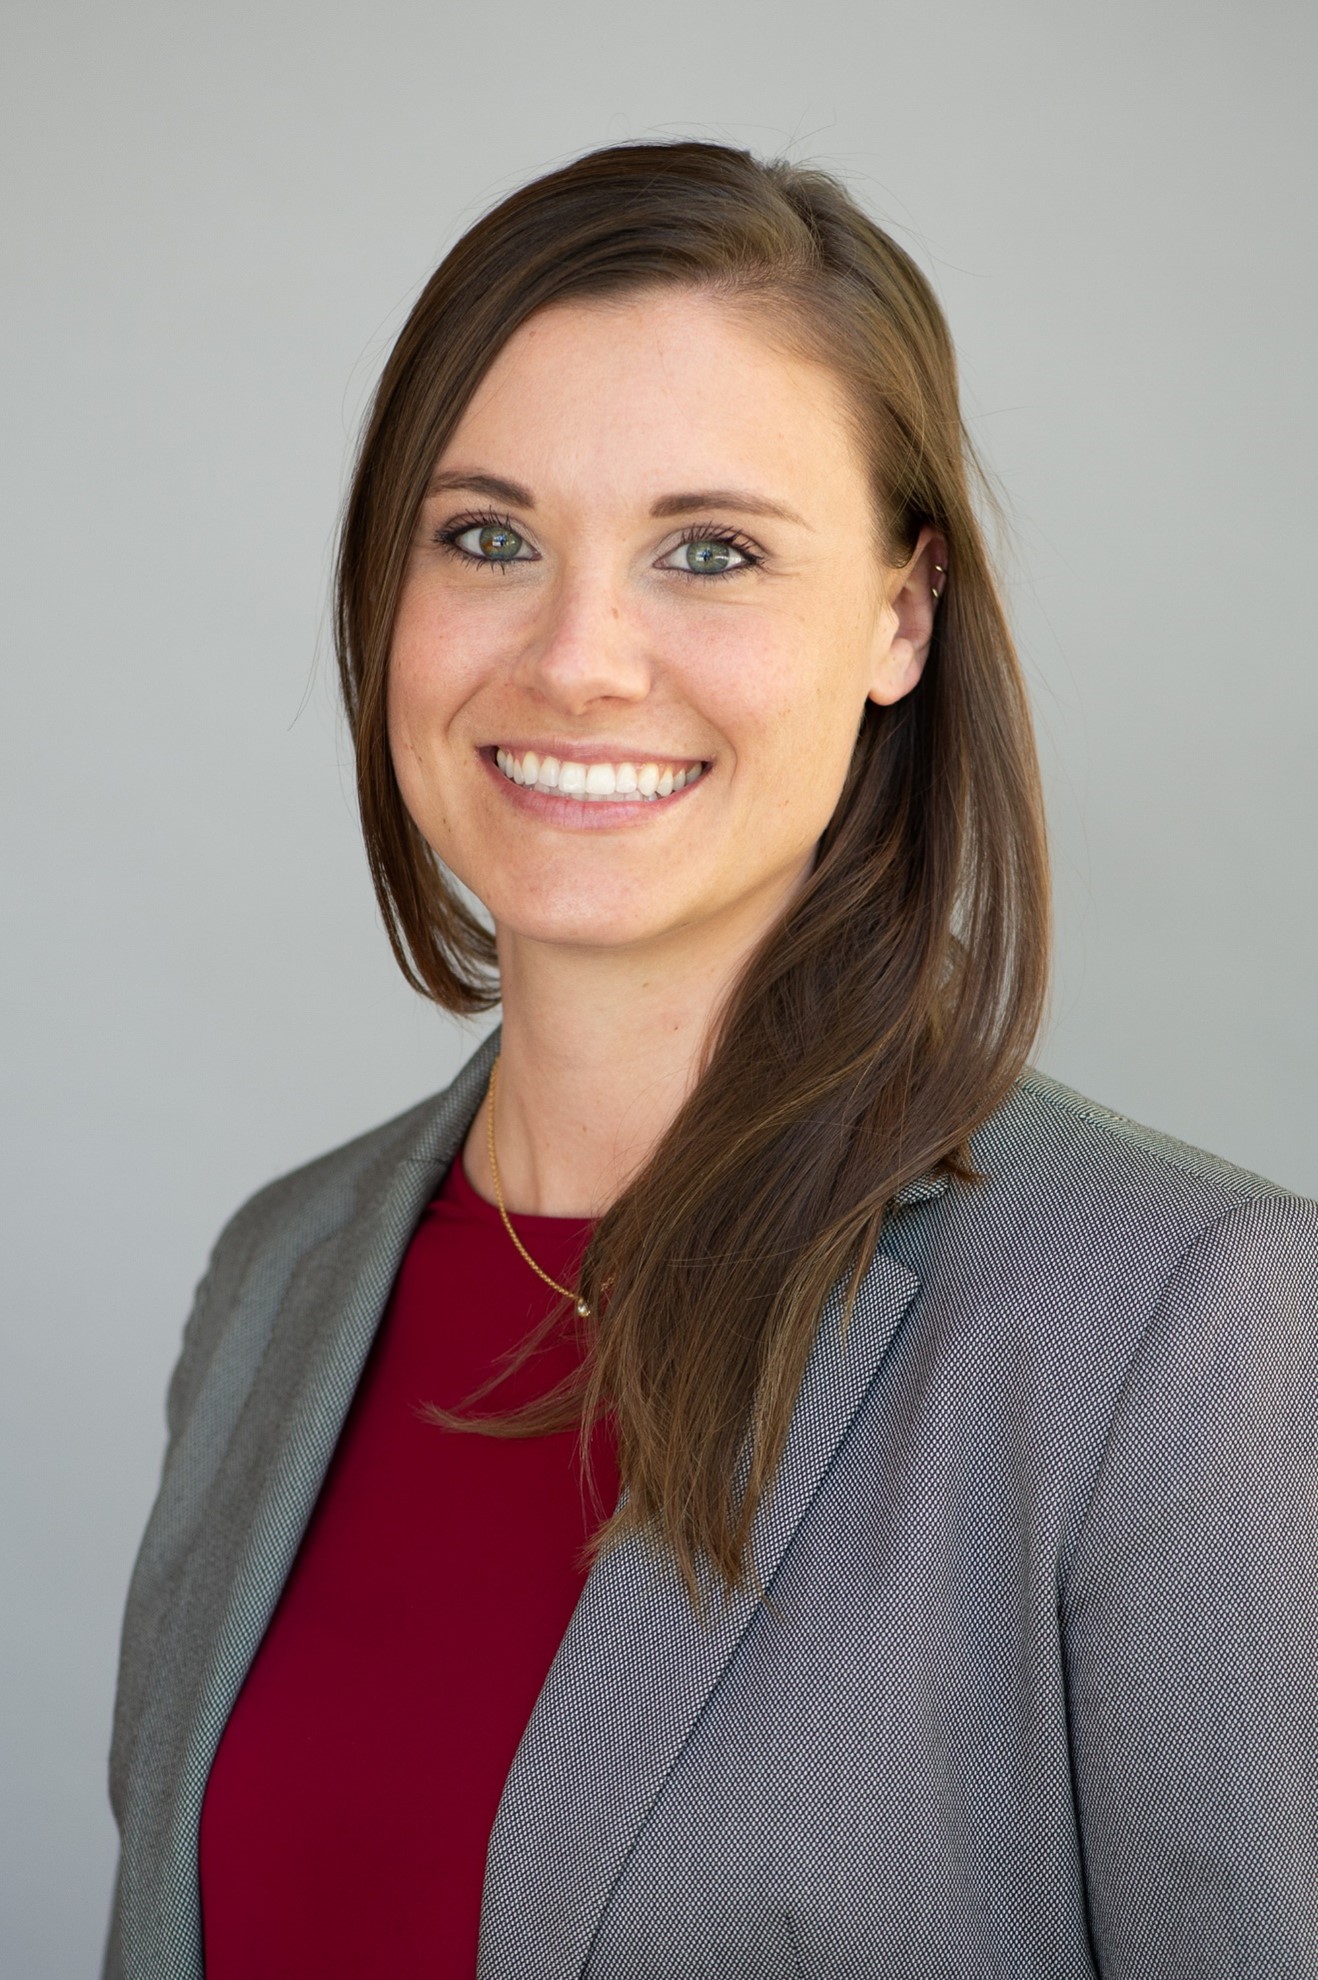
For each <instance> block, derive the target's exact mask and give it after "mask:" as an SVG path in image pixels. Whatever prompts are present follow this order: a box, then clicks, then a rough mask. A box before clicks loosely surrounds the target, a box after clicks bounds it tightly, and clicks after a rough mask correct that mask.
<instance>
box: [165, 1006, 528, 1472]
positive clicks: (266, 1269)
mask: <svg viewBox="0 0 1318 1980" xmlns="http://www.w3.org/2000/svg"><path fill="white" fill-rule="evenodd" d="M497 1039H498V1034H497V1031H496V1033H494V1034H493V1035H492V1036H491V1037H489V1038H486V1039H485V1040H483V1041H482V1043H481V1044H480V1045H479V1046H478V1047H477V1048H476V1050H475V1052H474V1053H472V1055H471V1056H470V1057H469V1058H468V1059H467V1061H466V1063H465V1064H464V1065H463V1066H462V1067H461V1069H460V1070H459V1072H458V1073H457V1074H456V1076H455V1077H454V1078H453V1079H452V1080H451V1081H450V1082H449V1084H448V1085H447V1086H445V1087H443V1088H441V1089H440V1091H439V1092H438V1093H433V1094H430V1095H428V1096H427V1098H426V1099H424V1100H420V1101H418V1102H416V1104H415V1105H414V1106H411V1107H408V1108H406V1109H405V1110H404V1111H403V1112H402V1113H400V1114H395V1115H394V1116H393V1117H392V1118H391V1119H389V1120H387V1121H383V1122H381V1123H380V1125H379V1126H378V1127H373V1128H368V1129H367V1130H366V1131H365V1132H364V1133H362V1134H358V1135H354V1136H353V1137H352V1138H351V1139H350V1140H348V1141H345V1142H341V1143H340V1144H339V1145H338V1146H337V1147H336V1148H330V1149H327V1150H326V1151H325V1153H324V1154H321V1155H317V1156H315V1157H313V1158H312V1160H310V1161H308V1162H303V1163H300V1164H299V1165H298V1167H297V1168H295V1169H290V1170H288V1171H287V1172H286V1173H285V1174H283V1175H280V1176H276V1177H274V1179H273V1180H272V1181H270V1182H268V1183H265V1184H263V1185H262V1187H261V1188H260V1189H258V1190H256V1191H255V1192H254V1193H253V1194H252V1195H251V1196H249V1197H248V1198H247V1199H246V1201H245V1202H243V1203H242V1204H240V1205H239V1207H238V1208H237V1210H235V1211H234V1213H233V1214H232V1216H231V1217H230V1218H229V1219H228V1221H227V1222H226V1223H225V1224H224V1226H223V1228H222V1229H221V1231H220V1234H219V1236H218V1237H217V1238H216V1240H215V1243H214V1245H213V1247H212V1249H211V1253H210V1258H209V1260H208V1262H207V1267H206V1271H205V1273H204V1275H203V1277H202V1279H201V1281H200V1283H199V1285H198V1286H197V1289H196V1294H195V1296H194V1299H193V1304H192V1311H191V1313H190V1315H189V1317H188V1321H187V1324H186V1326H185V1328H184V1330H183V1342H182V1349H181V1352H180V1354H179V1357H178V1360H177V1362H176V1364H175V1367H174V1371H173V1374H172V1376H171V1378H170V1384H169V1392H168V1396H167V1399H166V1420H167V1423H168V1425H169V1429H170V1432H171V1436H172V1435H173V1434H174V1433H175V1431H176V1430H177V1427H178V1425H179V1423H180V1422H181V1420H182V1418H183V1417H184V1416H185V1415H186V1413H187V1410H188V1407H189V1405H190V1402H191V1399H192V1397H193V1396H194V1394H195V1392H196V1390H197V1388H198V1385H199V1383H200V1381H201V1379H202V1377H203V1375H204V1373H205V1370H206V1368H207V1366H208V1365H209V1363H210V1361H211V1357H212V1355H213V1353H214V1352H215V1350H216V1347H217V1345H218V1342H219V1340H220V1338H221V1336H222V1335H223V1333H224V1331H225V1329H226V1326H227V1323H228V1319H229V1316H230V1315H231V1314H232V1313H233V1312H234V1311H235V1310H236V1309H237V1307H238V1305H239V1302H240V1295H241V1294H242V1292H243V1289H244V1288H245V1287H246V1286H248V1285H249V1284H259V1285H260V1286H263V1287H264V1288H265V1291H266V1294H267V1298H266V1299H265V1300H264V1302H263V1306H264V1307H270V1306H272V1304H273V1303H274V1293H275V1290H277V1288H278V1287H279V1286H280V1285H282V1284H285V1283H286V1282H287V1280H288V1278H289V1276H290V1275H291V1273H292V1272H293V1271H294V1270H295V1269H296V1266H297V1262H298V1260H299V1259H300V1258H301V1257H303V1255H304V1254H305V1253H307V1252H308V1251H310V1250H311V1249H312V1248H313V1247H314V1246H316V1245H318V1244H319V1243H321V1242H322V1241H323V1240H325V1239H328V1238H332V1237H333V1236H334V1234H335V1233H336V1232H337V1231H339V1230H341V1229H342V1228H343V1226H344V1225H346V1224H348V1223H349V1222H350V1220H351V1219H352V1218H353V1217H354V1215H356V1214H357V1213H358V1212H359V1210H360V1208H361V1206H362V1205H363V1203H365V1202H368V1201H369V1200H370V1198H371V1196H372V1194H373V1192H374V1191H375V1190H376V1189H377V1188H378V1187H379V1186H380V1185H381V1184H382V1182H384V1181H385V1180H386V1179H387V1178H388V1177H390V1176H391V1175H392V1174H394V1173H395V1172H397V1171H398V1170H399V1169H400V1168H402V1167H403V1166H405V1165H417V1164H419V1165H422V1166H436V1167H438V1166H443V1165H446V1164H447V1163H448V1162H449V1161H450V1160H451V1159H452V1157H453V1155H454V1154H455V1153H456V1150H457V1148H458V1147H459V1146H460V1144H461V1141H462V1137H463V1135H464V1134H465V1132H466V1128H467V1125H468V1123H469V1121H470V1118H471V1116H472V1115H473V1114H474V1113H475V1111H476V1108H477V1107H478V1105H479V1103H480V1097H481V1095H482V1093H483V1092H484V1087H485V1082H486V1081H487V1079H488V1077H489V1067H490V1062H491V1061H492V1059H493V1057H494V1053H495V1050H496V1049H497Z"/></svg>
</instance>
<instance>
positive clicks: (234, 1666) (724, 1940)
mask: <svg viewBox="0 0 1318 1980" xmlns="http://www.w3.org/2000/svg"><path fill="white" fill-rule="evenodd" d="M497 1042H498V1040H497V1033H496V1034H494V1035H493V1036H492V1037H491V1038H490V1039H489V1040H487V1041H486V1042H485V1043H484V1044H483V1045H482V1046H481V1048H480V1049H479V1050H478V1051H477V1052H476V1054H474V1055H473V1058H472V1059H471V1060H470V1061H469V1062H468V1065H467V1066H466V1067H465V1068H464V1069H463V1071H462V1073H461V1074H460V1075H459V1077H458V1079H457V1080H456V1081H455V1082H454V1084H453V1086H452V1087H451V1088H450V1089H449V1090H448V1091H447V1093H445V1094H443V1095H441V1096H440V1097H439V1098H438V1099H437V1100H435V1101H433V1102H427V1103H426V1104H425V1105H423V1106H421V1107H419V1108H416V1109H414V1110H413V1111H412V1112H411V1113H410V1114H408V1115H405V1116H403V1117H402V1118H401V1119H400V1120H398V1121H395V1122H392V1123H390V1124H389V1125H387V1126H386V1127H384V1128H381V1129H379V1130H377V1131H376V1132H375V1133H374V1134H372V1135H369V1136H366V1137H364V1138H363V1139H362V1140H360V1141H358V1142H355V1143H352V1144H349V1145H348V1146H347V1147H346V1148H343V1149H340V1150H338V1151H336V1152H335V1153H334V1154H332V1155H329V1156H326V1157H324V1158H322V1159H321V1160H320V1161H319V1162H317V1163H313V1164H311V1165H310V1166H309V1167H308V1168H306V1169H303V1170H300V1171H298V1172H297V1173H296V1174H295V1175H293V1176H291V1177H288V1178H285V1179H284V1180H283V1181H281V1182H279V1183H276V1184H273V1185H271V1186H270V1187H269V1188H268V1189H266V1190H264V1191H262V1192H261V1193H260V1195H258V1196H257V1197H256V1198H254V1199H253V1200H252V1202H251V1203H250V1204H248V1205H247V1206H246V1207H245V1208H244V1209H243V1210H242V1211H240V1212H239V1213H238V1216H237V1217H236V1218H235V1219H234V1221H233V1222H232V1223H231V1224H230V1226H229V1227H228V1228H227V1230H226V1231H225V1232H224V1233H223V1234H222V1236H221V1238H220V1241H219V1243H218V1245H217V1247H216V1250H215V1253H214V1255H213V1259H212V1263H211V1267H210V1270H209V1272H208V1274H207V1277H206V1279H205V1280H204V1281H203V1283H202V1286H201V1288H200V1290H199V1293H198V1299H197V1304H196V1306H195V1308H194V1312H193V1316H192V1318H191V1320H190V1321H189V1324H188V1328H187V1331H186V1334H185V1339H184V1346H183V1353H182V1357H181V1359H180V1362H179V1366H178V1369H177V1371H176V1374H175V1377H174V1380H173V1383H172V1385H171V1391H170V1406H169V1420H170V1431H171V1436H170V1445H169V1451H168V1455H167V1458H166V1463H165V1470H164V1475H163V1479H162V1484H161V1490H160V1496H159V1499H158V1502H157V1505H156V1508H155V1510H154V1511H153V1514H152V1517H151V1521H150V1523H149V1525H148V1529H147V1533H146V1537H145V1539H144V1541H143V1546H142V1551H141V1554H140V1556H139V1560H138V1564H137V1568H136V1570H135V1573H134V1579H133V1585H132V1589H131V1591H130V1597H129V1606H128V1614H127V1618H126V1623H125V1632H124V1648H123V1659H122V1667H121V1678H120V1691H119V1699H118V1705H117V1712H116V1732H115V1742H114V1750H113V1754H112V1794H113V1798H114V1803H115V1808H116V1812H117V1815H118V1818H119V1821H120V1824H121V1829H122V1836H123V1848H122V1854H121V1873H120V1883H119V1890H118V1895H117V1899H116V1904H115V1911H114V1919H113V1924H112V1928H111V1939H110V1947H109V1951H108V1955H107V1963H106V1973H107V1975H108V1976H109V1977H110V1980H118V1976H120V1975H127V1976H132V1980H192V1976H195V1975H198V1974H200V1972H201V1970H202V1956H201V1937H200V1927H199V1916H198V1897H197V1823H198V1816H199V1812H200V1807H201V1798H202V1790H203V1787H204V1783H205V1778H206V1771H207V1769H208V1767H209V1765H210V1761H211V1757H212V1755H213V1753H214V1751H215V1746H216V1743H217V1741H218V1738H219V1735H220V1732H221V1730H222V1727H223V1724H224V1721H225V1717H226V1715H227V1713H228V1711H229V1709H230V1707H231V1705H232V1703H233V1699H234V1697H235V1696H236V1694H237V1690H238V1687H239V1685H240V1684H241V1682H242V1678H243V1674H244V1672H245V1670H246V1668H247V1666H248V1664H249V1662H250V1660H251V1657H252V1656H253V1654H254V1652H255V1649H256V1646H257V1644H258V1643H259V1641H260V1637H261V1633H262V1631H263V1629H264V1627H265V1624H266V1621H267V1619H268V1617H269V1615H270V1612H271V1610H272V1608H273V1606H274V1603H275V1601H276V1600H277V1598H278V1594H279V1590H280V1588H281V1586H282V1583H283V1580H284V1578H285V1577H286V1575H287V1573H288V1569H289V1566H290V1564H291V1562H292V1559H293V1556H294V1554H295V1552H296V1548H297V1544H298V1539H299V1537H300V1534H301V1531H302V1528H303V1526H304V1524H305V1522H306V1519H307V1518H308V1516H309V1514H310V1511H311V1508H312V1506H313V1504H314V1502H315V1497H316V1493H317V1490H318V1488H319V1485H320V1481H321V1478H322V1477H323V1475H324V1470H325V1467H326V1465H327V1463H328V1462H329V1458H330V1455H331V1453H332V1450H333V1447H334V1441H335V1438H336V1436H337V1434H338V1430H339V1427H340V1425H341V1424H342V1421H343V1418H344V1414H345V1411H346V1409H347V1407H348V1403H349V1401H350V1398H351V1395H352V1391H353V1387H354V1384H355V1382H356V1379H357V1376H358V1374H359V1372H360V1369H361V1365H362V1362H363V1360H364V1357H365V1355H366V1353H367V1350H368V1348H369V1345H370V1340H371V1335H372V1333H373V1330H374V1328H375V1326H376V1325H377V1323H378V1320H379V1317H380V1314H381V1312H382V1311H383V1308H384V1305H385V1301H386V1298H387V1295H388V1291H389V1288H390V1285H391V1283H392V1280H393V1277H394V1274H395V1272H396V1271H397V1268H398V1264H399V1261H400V1259H401V1257H402V1255H403V1252H404V1250H405V1248H406V1244H407V1239H408V1235H409V1233H410V1231H411V1229H412V1227H413V1225H414V1224H415V1222H416V1219H417V1217H418V1216H419V1215H420V1213H421V1210H422V1208H423V1206H424V1204H425V1202H426V1200H427V1198H428V1196H429V1194H430V1193H431V1191H432V1190H433V1188H434V1186H435V1182H436V1180H437V1166H438V1169H439V1170H440V1171H442V1168H443V1167H444V1166H447V1163H448V1161H449V1160H450V1159H451V1158H452V1155H453V1152H454V1150H455V1149H456V1147H457V1145H458V1144H459V1142H460V1141H461V1139H462V1137H463V1136H464V1134H465V1132H466V1129H467V1127H468V1125H469V1124H470V1121H471V1119H472V1116H473V1115H474V1113H475V1111H476V1108H477V1106H478V1104H479V1101H480V1097H481V1093H482V1092H483V1090H484V1085H485V1080H486V1077H487V1075H488V1070H489V1064H490V1060H491V1057H492V1055H493V1053H494V1051H495V1050H496V1049H497ZM973 1152H974V1155H975V1159H976V1161H977V1163H978V1165H979V1167H980V1169H981V1170H982V1171H983V1172H984V1173H985V1175H986V1176H987V1181H986V1182H984V1183H983V1184H980V1185H967V1184H961V1183H957V1182H950V1183H949V1182H946V1181H936V1180H933V1179H925V1180H924V1181H922V1182H917V1183H915V1184H912V1185H911V1186H910V1187H908V1189H906V1190H905V1191H903V1192H902V1195H901V1197H900V1198H899V1200H898V1204H897V1207H896V1209H895V1211H894V1214H893V1215H892V1216H891V1217H890V1218H889V1220H888V1223H887V1225H886V1227H885V1230H884V1233H883V1237H882V1240H881V1243H880V1246H879V1248H878V1250H877V1251H876V1254H875V1256H874V1259H873V1261H872V1263H871V1265H870V1267H869V1269H868V1271H867V1273H866V1275H865V1278H864V1281H863V1284H862V1287H861V1292H860V1296H859V1299H858V1302H857V1307H856V1310H855V1312H854V1314H853V1316H852V1321H851V1325H850V1327H849V1328H848V1330H847V1332H846V1335H845V1337H843V1336H842V1335H841V1332H840V1329H839V1327H838V1325H837V1319H838V1316H839V1310H840V1288H835V1289H834V1292H833V1294H832V1295H830V1298H829V1300H828V1301H827V1302H826V1303H825V1306H824V1309H823V1312H822V1314H821V1319H820V1325H819V1328H818V1331H817V1334H816V1339H815V1343H814V1347H813V1350H812V1353H811V1356H810V1359H809V1362H808V1364H807V1368H806V1372H805V1375H804V1378H803V1381H802V1385H801V1390H800V1393H799V1395H798V1397H797V1401H796V1406H795V1409H794V1413H793V1418H792V1423H791V1428H790V1433H789V1437H788V1441H787V1446H786V1450H785V1454H784V1458H783V1461H782V1464H781V1467H780V1470H779V1474H778V1477H777V1478H776V1480H775V1482H774V1486H773V1489H772V1490H771V1491H770V1492H769V1493H768V1494H767V1495H766V1497H765V1499H764V1501H763V1503H762V1504H761V1506H760V1509H759V1513H758V1515H757V1519H756V1523H755V1528H754V1533H753V1536H752V1544H753V1548H754V1552H755V1557H756V1561H757V1565H758V1567H759V1570H760V1572H761V1574H762V1575H763V1576H764V1577H765V1580H766V1582H767V1583H768V1592H767V1596H766V1598H765V1599H764V1600H762V1601H759V1602H757V1601H755V1600H754V1598H753V1597H752V1596H751V1595H750V1594H749V1593H747V1594H746V1595H745V1596H743V1597H741V1598H739V1599H738V1600H737V1601H734V1602H729V1603H716V1606H715V1609H714V1613H713V1614H712V1616H711V1617H709V1618H708V1619H707V1620H706V1621H705V1622H703V1623H697V1622H696V1621H695V1620H694V1618H693V1616H692V1614H691V1611H690V1608H689V1605H688V1604H687V1601H686V1597H685V1594H684V1591H683V1590H682V1588H681V1585H680V1582H679V1580H678V1577H677V1575H676V1573H675V1572H673V1571H672V1570H671V1569H670V1568H669V1567H668V1566H667V1565H666V1563H665V1562H664V1560H663V1558H662V1557H661V1556H659V1555H657V1554H656V1553H655V1552H654V1551H653V1550H651V1549H650V1548H648V1547H646V1546H645V1545H644V1544H642V1543H641V1542H639V1541H637V1542H634V1543H633V1542H629V1543H627V1544H625V1545H623V1546H622V1547H619V1548H618V1549H616V1550H615V1551H613V1552H612V1553H610V1554H608V1555H606V1556H605V1557H604V1558H603V1559H602V1560H600V1561H599V1562H597V1563H596V1565H595V1567H594V1568H593V1569H592V1571H591V1573H590V1575H589V1576H588V1577H587V1580H586V1584H585V1587H584V1589H583V1590H582V1594H581V1598H580V1600H579V1601H578V1603H577V1606H576V1609H575V1611H574V1613H573V1616H572V1620H571V1622H570V1623H569V1625H568V1628H567V1631H566V1633H565V1635H564V1638H563V1641H562V1643H561V1645H560V1647H559V1650H558V1653H557V1655H556V1657H555V1659H554V1662H553V1664H552V1666H551V1668H550V1671H549V1675H548V1677H547V1679H546V1681H545V1684H544V1687H543V1689H542V1691H541V1693H540V1696H539V1699H538V1700H537V1703H536V1706H535V1709H534V1711H533V1712H532V1714H531V1718H530V1721H529V1723H528V1725H527V1728H526V1732H525V1734H524V1736H523V1738H522V1741H521V1743H520V1745H519V1747H518V1751H517V1755H516V1758H515V1760H514V1762H513V1765H512V1767H511V1769H510V1771H509V1774H508V1778H507V1781H506V1784H505V1787H504V1791H503V1795H502V1798H501V1801H500V1806H499V1813H498V1817H497V1819H496V1822H495V1825H494V1829H493V1832H492V1835H491V1838H490V1847H489V1854H488V1859H487V1864H486V1876H485V1891H484V1900H483V1910H482V1923H481V1940H480V1959H479V1975H480V1980H567V1976H578V1975H579V1976H588V1980H678V1976H681V1980H693V1977H694V1976H697V1975H699V1976H710V1980H715V1977H716V1980H775V1977H776V1976H788V1975H791V1976H806V1980H853V1976H854V1980H908V1976H909V1980H935V1976H943V1975H946V1976H949V1980H951V1976H955V1980H988V1977H989V1976H993V1980H1071V1977H1072V1976H1076V1977H1077V1980H1079V1976H1090V1975H1094V1974H1101V1975H1102V1976H1104V1980H1173V1976H1176V1980H1181V1976H1186V1980H1189V1977H1190V1976H1193V1980H1226V1976H1232V1980H1235V1976H1243V1975H1246V1974H1248V1975H1250V1976H1253V1980H1263V1977H1264V1976H1267V1977H1269V1980H1271V1977H1273V1976H1275V1980H1318V1205H1315V1204H1313V1203H1310V1202H1308V1201H1307V1200H1304V1199H1302V1198H1298V1197H1296V1196H1294V1195H1292V1194H1289V1193H1288V1192H1286V1191H1285V1190H1282V1189H1279V1188H1278V1187H1277V1186H1276V1185H1274V1184H1272V1183H1269V1182H1266V1181H1265V1180H1263V1179H1262V1178H1261V1177H1258V1176H1253V1175H1249V1174H1247V1173H1245V1172H1244V1171H1242V1170H1240V1169H1237V1168H1234V1167H1232V1166H1230V1165H1229V1164H1227V1163H1224V1162H1220V1161H1217V1160H1216V1159H1215V1158H1214V1157H1212V1156H1210V1155H1206V1154H1204V1153H1202V1152H1201V1151H1199V1150H1195V1149H1192V1148H1187V1147H1185V1146H1184V1145H1182V1144H1180V1143H1177V1142H1174V1141H1171V1140H1169V1139H1168V1138H1167V1137H1165V1136H1162V1135H1158V1134H1155V1133H1153V1132H1151V1131H1150V1130H1148V1129H1145V1128H1141V1127H1138V1126H1136V1125H1134V1124H1133V1123H1131V1122H1129V1121H1126V1120H1123V1119H1121V1118H1120V1117H1119V1116H1116V1115H1113V1114H1110V1113H1108V1112H1107V1111H1106V1110H1104V1109H1103V1108H1101V1107H1098V1106H1096V1105H1094V1104H1093V1103H1092V1102H1090V1101H1088V1100H1085V1099H1083V1098H1082V1097H1081V1096H1079V1095H1077V1094H1074V1093H1071V1092H1070V1091H1068V1090H1067V1089H1066V1088H1064V1087H1062V1086H1059V1085H1058V1084H1057V1083H1055V1082H1054V1081H1052V1080H1049V1079H1047V1078H1045V1077H1043V1076H1042V1075H1039V1074H1030V1075H1028V1076H1027V1077H1025V1078H1023V1079H1022V1080H1021V1081H1020V1082H1019V1083H1018V1084H1017V1086H1016V1088H1015V1089H1014V1091H1013V1092H1012V1094H1011V1095H1010V1096H1009V1097H1008V1099H1007V1100H1006V1101H1005V1103H1004V1104H1003V1105H1002V1106H1001V1107H1000V1108H999V1109H998V1110H997V1112H996V1113H995V1114H994V1115H993V1116H992V1118H991V1119H990V1120H989V1121H988V1122H987V1123H986V1124H985V1125H984V1127H983V1128H982V1129H981V1130H980V1131H979V1133H978V1134H977V1135H976V1136H975V1138H974V1144H973Z"/></svg>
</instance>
